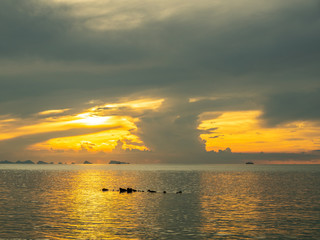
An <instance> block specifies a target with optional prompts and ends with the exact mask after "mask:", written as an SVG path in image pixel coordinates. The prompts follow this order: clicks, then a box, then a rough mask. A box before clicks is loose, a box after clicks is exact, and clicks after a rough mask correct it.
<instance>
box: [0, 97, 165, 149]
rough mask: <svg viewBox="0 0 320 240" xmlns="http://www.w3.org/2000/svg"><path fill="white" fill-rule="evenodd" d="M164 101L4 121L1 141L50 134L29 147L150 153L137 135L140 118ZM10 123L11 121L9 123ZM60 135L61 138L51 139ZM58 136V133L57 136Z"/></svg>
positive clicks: (113, 105) (0, 124) (101, 107)
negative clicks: (52, 134)
mask: <svg viewBox="0 0 320 240" xmlns="http://www.w3.org/2000/svg"><path fill="white" fill-rule="evenodd" d="M163 101H164V100H163V99H156V100H155V99H139V100H133V101H122V102H120V103H108V104H104V105H98V106H94V107H91V108H89V109H87V110H86V111H83V112H81V113H78V114H74V115H63V116H55V115H56V114H62V113H64V112H66V111H69V109H62V110H59V109H58V110H46V111H43V112H40V113H38V114H36V115H35V116H43V115H44V116H46V117H45V118H40V119H39V118H37V117H36V118H34V119H5V120H1V121H0V128H2V130H3V131H2V133H1V134H0V140H6V139H12V138H17V137H22V136H28V135H37V134H44V133H45V134H48V140H46V141H43V142H38V143H35V144H32V145H30V146H28V148H27V149H28V150H31V151H49V152H52V151H53V152H56V151H58V152H65V151H75V152H79V151H86V152H111V151H132V150H135V151H147V150H148V148H147V146H145V145H144V143H143V142H142V141H141V140H140V139H139V137H138V136H137V135H136V134H135V131H136V130H137V126H136V123H137V122H138V121H139V118H138V117H134V116H135V115H137V116H138V115H139V114H141V113H143V112H144V111H150V110H153V111H155V110H156V109H157V108H159V107H160V106H161V104H162V102H163ZM9 120H10V121H9ZM57 132H61V133H63V134H61V137H54V138H52V137H51V138H50V134H51V133H55V136H56V135H57ZM58 135H59V134H58Z"/></svg>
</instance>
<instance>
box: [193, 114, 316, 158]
mask: <svg viewBox="0 0 320 240" xmlns="http://www.w3.org/2000/svg"><path fill="white" fill-rule="evenodd" d="M206 114H207V115H208V114H211V115H212V114H213V115H216V116H218V117H216V118H214V119H206V120H203V121H201V123H200V125H199V129H200V130H207V129H211V131H209V132H210V133H209V134H208V133H206V134H201V135H200V137H201V139H203V140H205V141H206V150H207V151H218V150H220V149H226V148H227V147H229V148H231V150H232V151H233V152H293V153H298V152H308V151H313V150H315V149H319V148H320V139H319V134H318V133H319V132H320V126H317V125H316V124H315V123H313V122H310V121H300V122H291V123H287V124H283V125H280V126H277V127H272V128H271V127H269V128H268V127H264V126H263V124H262V120H261V119H260V118H259V117H260V116H261V115H262V112H261V111H234V112H214V113H204V114H202V117H203V118H206V117H205V115H206Z"/></svg>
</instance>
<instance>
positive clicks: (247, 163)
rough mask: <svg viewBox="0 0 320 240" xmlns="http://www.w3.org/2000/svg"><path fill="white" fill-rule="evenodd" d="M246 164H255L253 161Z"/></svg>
mask: <svg viewBox="0 0 320 240" xmlns="http://www.w3.org/2000/svg"><path fill="white" fill-rule="evenodd" d="M246 164H254V163H253V162H246Z"/></svg>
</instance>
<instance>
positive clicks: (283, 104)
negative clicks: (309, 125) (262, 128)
mask: <svg viewBox="0 0 320 240" xmlns="http://www.w3.org/2000/svg"><path fill="white" fill-rule="evenodd" d="M319 109H320V89H315V90H314V91H300V92H296V91H295V92H282V93H281V94H275V95H271V96H270V97H269V98H268V99H267V101H266V103H265V104H264V114H263V115H262V118H263V119H264V120H266V123H267V124H268V125H270V126H274V125H277V124H281V123H288V122H292V121H310V120H311V121H319V120H320V111H319Z"/></svg>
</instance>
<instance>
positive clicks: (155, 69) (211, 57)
mask: <svg viewBox="0 0 320 240" xmlns="http://www.w3.org/2000/svg"><path fill="white" fill-rule="evenodd" d="M118 4H119V5H118ZM118 4H117V3H114V5H113V6H108V5H105V3H101V2H100V3H99V2H94V3H92V5H91V6H89V5H86V4H84V5H81V4H53V3H48V2H45V1H37V0H30V1H19V0H3V1H1V2H0V16H1V17H0V31H1V41H0V70H1V71H0V115H4V114H12V115H14V116H21V117H27V116H28V117H30V116H31V115H32V114H34V113H36V112H40V111H44V110H47V109H60V108H72V110H71V113H72V112H77V111H81V110H82V109H86V108H87V107H88V105H85V104H84V103H86V102H88V101H89V100H92V99H99V100H101V101H102V102H108V101H109V102H116V101H118V100H120V99H122V98H123V97H125V98H132V99H134V98H142V97H155V98H165V99H166V102H165V104H164V105H163V106H162V108H161V109H160V110H159V111H158V112H148V113H144V114H143V115H142V116H139V117H141V122H140V123H139V126H138V127H139V136H140V137H141V139H143V141H144V142H145V143H146V144H147V145H148V146H149V147H150V148H152V149H153V150H154V151H155V152H157V153H158V154H160V153H161V152H167V153H172V154H173V153H174V152H178V153H180V152H186V153H187V154H189V155H190V158H192V157H193V156H191V154H190V152H191V153H193V154H200V153H201V154H202V153H203V152H204V143H203V142H201V141H199V134H200V133H201V132H200V131H199V130H197V125H198V117H199V114H201V113H203V112H211V111H236V110H257V109H258V110H259V109H261V110H263V112H264V115H263V116H262V119H263V120H265V122H266V124H267V125H268V126H270V127H271V126H275V125H277V124H281V123H285V122H291V121H296V120H313V121H317V122H318V121H319V114H318V113H319V111H318V109H319V102H320V101H319V100H320V99H319V96H320V94H319V89H320V85H319V76H320V68H319V67H318V66H319V62H320V48H319V42H320V32H319V30H318V29H319V28H320V21H319V18H320V15H319V9H320V5H319V2H318V1H316V0H311V1H304V2H302V1H296V0H294V1H290V2H289V1H281V2H279V1H268V2H257V1H252V0H243V1H240V2H239V1H224V2H219V1H217V2H215V1H199V3H198V4H196V5H195V4H194V3H190V4H187V3H185V4H186V5H182V3H181V2H180V1H172V2H171V3H170V2H168V3H167V2H165V3H163V4H160V2H159V3H154V5H142V4H141V6H140V7H136V8H135V10H134V11H133V10H132V9H131V5H130V3H128V4H129V5H128V6H122V5H120V3H118ZM106 7H108V8H106ZM92 8H93V9H95V11H96V10H97V9H100V10H101V11H100V12H99V13H97V14H95V15H92V16H90V14H89V13H87V12H86V10H90V9H92ZM104 9H109V11H106V10H104ZM77 13H78V15H77ZM164 13H166V14H167V15H166V14H164ZM168 13H170V14H168ZM81 14H82V15H81ZM121 14H122V15H121ZM120 15H121V16H125V17H124V18H119V16H120ZM117 19H118V20H117ZM119 19H120V20H119ZM121 19H124V20H121ZM125 21H127V23H128V24H127V25H126V24H124V23H125ZM102 23H104V24H106V23H107V24H106V25H104V27H103V25H101V24H102ZM111 23H114V24H115V25H114V26H115V27H110V26H111V25H110V24H111ZM108 24H109V25H108ZM97 27H99V28H97ZM195 97H203V98H204V100H201V101H198V102H193V103H190V102H189V98H195ZM210 97H217V98H216V99H215V100H205V99H206V98H207V99H209V98H210ZM125 111H126V110H125V109H123V110H122V112H125ZM120 112H121V111H120ZM119 114H120V113H119ZM130 114H134V113H132V112H131V113H130ZM188 152H189V153H188ZM175 157H176V156H173V158H175Z"/></svg>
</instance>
